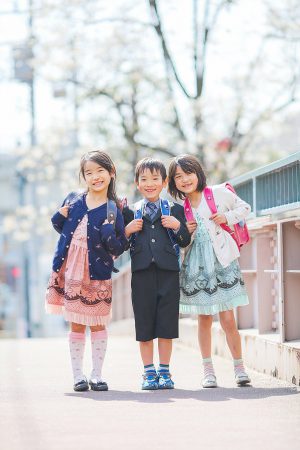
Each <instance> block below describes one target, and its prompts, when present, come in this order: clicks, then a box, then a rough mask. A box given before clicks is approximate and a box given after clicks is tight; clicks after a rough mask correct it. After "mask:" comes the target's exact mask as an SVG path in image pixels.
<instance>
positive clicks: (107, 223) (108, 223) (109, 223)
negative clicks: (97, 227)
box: [102, 219, 115, 225]
mask: <svg viewBox="0 0 300 450" xmlns="http://www.w3.org/2000/svg"><path fill="white" fill-rule="evenodd" d="M114 223H115V221H114V220H111V221H110V222H109V221H108V220H107V219H105V220H104V222H103V224H102V225H113V224H114Z"/></svg>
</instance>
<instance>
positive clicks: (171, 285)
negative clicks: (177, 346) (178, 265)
mask: <svg viewBox="0 0 300 450" xmlns="http://www.w3.org/2000/svg"><path fill="white" fill-rule="evenodd" d="M131 289H132V305H133V312H134V319H135V330H136V340H137V341H142V342H146V341H151V340H152V339H155V338H164V339H174V338H178V319H179V297H180V290H179V272H177V271H173V270H164V269H159V268H158V267H157V266H156V264H154V263H152V264H150V266H149V267H148V268H147V269H145V270H138V271H136V272H133V273H132V279H131Z"/></svg>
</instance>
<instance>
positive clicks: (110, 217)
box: [107, 200, 117, 228]
mask: <svg viewBox="0 0 300 450" xmlns="http://www.w3.org/2000/svg"><path fill="white" fill-rule="evenodd" d="M116 220H117V205H116V202H114V201H113V200H107V221H108V223H110V224H112V225H113V226H114V228H115V227H116Z"/></svg>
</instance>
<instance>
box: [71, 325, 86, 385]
mask: <svg viewBox="0 0 300 450" xmlns="http://www.w3.org/2000/svg"><path fill="white" fill-rule="evenodd" d="M69 346H70V355H71V363H72V370H73V378H74V383H78V381H81V380H84V379H85V376H84V375H83V372H82V365H83V354H84V347H85V333H75V332H74V331H71V332H70V334H69Z"/></svg>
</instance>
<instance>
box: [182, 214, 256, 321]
mask: <svg viewBox="0 0 300 450" xmlns="http://www.w3.org/2000/svg"><path fill="white" fill-rule="evenodd" d="M197 223H198V226H197V230H196V232H195V238H194V241H193V243H192V245H191V247H190V248H189V250H188V253H187V255H186V257H185V259H184V261H183V263H182V267H181V271H180V313H182V314H204V315H213V314H217V313H218V312H220V311H228V310H231V309H233V308H235V307H236V306H241V305H248V303H249V300H248V296H247V292H246V289H245V283H244V280H243V277H242V274H241V270H240V267H239V263H238V260H234V261H233V262H232V263H231V264H230V265H229V266H227V267H223V266H222V265H221V264H220V262H219V261H218V259H217V257H216V254H215V252H214V249H213V246H212V243H211V240H210V237H209V234H208V230H207V228H206V227H205V225H204V223H203V221H202V220H201V218H200V217H199V216H197Z"/></svg>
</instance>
